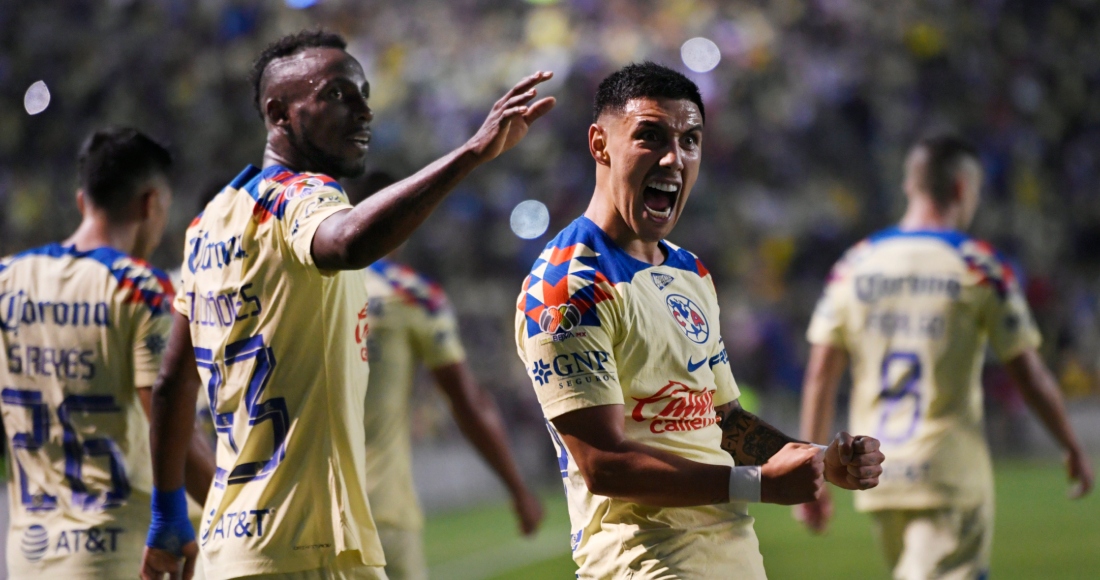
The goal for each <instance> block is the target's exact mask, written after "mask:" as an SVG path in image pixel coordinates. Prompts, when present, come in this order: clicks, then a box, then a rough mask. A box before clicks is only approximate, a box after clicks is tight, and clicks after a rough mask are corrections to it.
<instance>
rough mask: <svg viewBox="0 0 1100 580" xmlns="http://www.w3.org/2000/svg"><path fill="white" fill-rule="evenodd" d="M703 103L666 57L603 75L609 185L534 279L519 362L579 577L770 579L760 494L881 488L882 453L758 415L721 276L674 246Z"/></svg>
mask: <svg viewBox="0 0 1100 580" xmlns="http://www.w3.org/2000/svg"><path fill="white" fill-rule="evenodd" d="M703 123H704V110H703V102H702V99H701V98H700V96H699V90H698V88H697V87H696V86H695V84H694V83H692V82H691V81H690V80H688V79H687V78H686V77H684V76H683V75H681V74H680V73H677V72H675V71H673V70H671V69H668V68H665V67H663V66H660V65H656V64H653V63H644V64H634V65H629V66H627V67H625V68H623V69H621V70H619V71H618V72H615V73H614V74H612V75H611V76H609V77H607V78H606V79H604V80H603V82H602V83H600V86H599V89H598V91H597V93H596V102H595V107H594V122H593V124H592V125H591V127H589V130H588V144H589V149H590V151H591V154H592V157H593V158H594V159H595V161H596V189H595V192H594V193H593V195H592V201H591V203H590V204H589V206H588V210H587V211H586V212H585V214H584V216H582V217H580V218H578V219H577V220H576V221H574V222H573V223H572V224H571V225H570V226H569V227H567V228H566V229H565V230H563V231H562V232H561V233H559V234H558V235H557V237H556V238H554V240H553V241H552V242H550V244H549V245H548V246H547V248H546V250H545V251H544V252H543V253H542V255H541V256H540V257H539V259H538V260H537V261H536V262H535V264H534V267H533V268H532V270H531V274H530V275H529V276H528V278H527V279H526V281H525V282H524V284H523V290H522V292H521V294H520V296H519V304H518V306H519V312H518V313H517V316H516V340H517V343H518V347H519V353H520V357H521V358H522V359H523V362H524V364H525V365H526V367H527V370H528V373H529V374H530V375H531V378H532V380H533V383H534V387H535V392H536V393H537V395H538V399H539V402H540V403H541V404H542V408H543V412H544V414H545V415H546V418H547V420H548V426H549V429H550V434H551V436H552V438H553V440H554V443H555V446H556V447H557V449H558V452H559V458H558V464H559V467H560V468H561V475H562V477H563V478H564V479H565V486H566V492H567V496H568V501H569V515H570V520H571V521H572V547H573V558H574V560H576V562H577V564H578V566H579V568H580V569H579V572H578V577H579V578H626V577H630V578H681V579H704V578H706V579H710V578H731V577H735V578H764V577H765V574H764V564H763V561H762V558H761V556H760V551H759V546H758V544H757V540H756V534H755V532H754V531H753V528H752V521H753V520H752V518H751V517H750V516H749V515H748V511H747V505H746V504H747V503H749V502H754V501H764V502H770V503H780V504H795V503H800V502H805V501H810V500H812V499H814V498H815V497H817V495H818V494H819V493H821V489H822V487H823V484H824V481H823V480H828V481H830V482H832V483H834V484H836V485H840V486H842V487H845V488H848V489H866V488H870V487H874V486H875V485H876V484H877V482H878V475H879V473H880V472H881V467H880V464H881V463H882V460H883V456H882V454H881V453H879V451H878V442H877V441H875V440H874V439H872V438H870V437H856V438H853V437H851V436H849V435H848V434H846V433H841V434H840V435H838V436H837V438H836V439H835V440H834V441H833V442H832V443H831V444H830V445H829V446H828V448H827V450H826V451H824V452H823V451H822V449H821V448H819V447H817V446H814V445H811V444H808V443H800V442H797V441H795V440H793V439H791V438H790V437H787V436H786V435H784V434H782V433H780V432H779V431H777V430H776V429H775V428H773V427H771V426H770V425H768V424H766V423H764V422H763V421H761V420H759V419H758V418H757V417H755V416H754V415H752V414H750V413H748V412H746V411H744V410H743V409H742V408H741V407H740V406H739V405H738V403H737V398H738V390H737V385H736V383H735V382H734V379H733V374H732V373H731V372H730V367H729V359H728V358H727V356H726V351H725V347H724V345H723V343H722V337H721V334H720V330H719V329H720V328H721V325H720V324H719V320H718V300H717V295H716V293H715V289H714V285H713V283H712V281H711V277H710V274H709V273H708V271H707V269H706V268H705V267H704V266H703V264H702V262H700V261H699V260H698V259H697V258H696V257H695V256H694V255H693V254H692V253H690V252H688V251H686V250H683V249H681V248H679V247H677V246H675V245H673V244H671V243H669V242H667V241H665V239H664V238H665V237H666V236H667V235H668V234H669V233H670V232H671V231H672V228H673V226H675V224H676V221H677V220H678V219H679V217H680V214H681V212H682V211H683V209H684V205H685V204H686V203H687V200H688V196H689V195H690V194H691V189H692V187H693V186H694V185H695V180H696V178H697V176H698V174H699V163H700V158H701V154H702V147H703Z"/></svg>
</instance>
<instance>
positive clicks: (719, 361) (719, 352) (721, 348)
mask: <svg viewBox="0 0 1100 580" xmlns="http://www.w3.org/2000/svg"><path fill="white" fill-rule="evenodd" d="M708 363H709V364H710V369H711V371H713V372H714V386H715V392H714V405H715V406H716V407H720V406H722V405H725V404H726V403H729V402H730V401H736V400H737V399H738V398H739V397H741V389H739V388H738V387H737V380H736V379H734V378H733V369H731V368H730V357H729V353H727V352H726V342H725V341H724V340H723V339H722V338H719V339H718V343H717V348H716V349H715V352H714V353H713V354H712V355H711V357H710V360H709V361H708Z"/></svg>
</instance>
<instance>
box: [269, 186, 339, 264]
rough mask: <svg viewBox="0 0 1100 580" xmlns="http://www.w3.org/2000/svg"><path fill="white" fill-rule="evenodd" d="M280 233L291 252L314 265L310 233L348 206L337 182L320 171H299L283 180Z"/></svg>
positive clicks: (302, 262)
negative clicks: (283, 212) (282, 209)
mask: <svg viewBox="0 0 1100 580" xmlns="http://www.w3.org/2000/svg"><path fill="white" fill-rule="evenodd" d="M283 199H284V201H285V202H286V208H285V212H286V213H285V214H284V217H283V220H282V223H283V224H284V228H283V236H284V240H285V241H286V243H287V246H288V247H289V248H290V254H291V255H292V256H293V257H294V259H295V260H296V261H297V262H298V263H300V264H302V265H304V266H314V265H315V263H314V261H313V251H312V248H313V235H314V234H315V233H317V228H318V227H320V225H321V222H323V221H325V220H326V219H327V218H328V217H329V216H331V215H332V214H334V213H336V212H338V211H342V210H345V209H351V207H352V206H351V204H350V203H348V197H347V195H345V194H344V190H343V188H341V187H340V184H339V183H336V181H334V180H332V179H331V178H328V177H325V176H323V175H309V174H306V175H299V176H297V177H295V178H294V179H291V180H290V181H288V182H287V183H286V189H284V190H283Z"/></svg>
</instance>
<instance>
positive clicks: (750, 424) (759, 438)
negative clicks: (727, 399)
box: [715, 401, 798, 465]
mask: <svg viewBox="0 0 1100 580" xmlns="http://www.w3.org/2000/svg"><path fill="white" fill-rule="evenodd" d="M715 413H716V414H717V416H718V426H719V427H721V428H722V449H723V450H725V451H726V452H727V453H729V454H730V455H732V456H733V458H734V460H735V461H737V464H738V465H764V463H766V462H767V461H768V459H770V458H771V457H772V456H773V455H775V454H776V453H778V452H779V450H780V449H782V448H783V446H784V445H786V444H788V443H795V442H797V441H798V440H797V439H794V438H792V437H789V436H787V435H785V434H784V433H783V432H782V431H780V430H779V429H776V428H775V427H772V426H771V425H769V424H767V423H765V422H764V421H763V420H761V419H760V418H759V417H757V416H756V415H753V414H752V413H749V412H748V411H746V410H744V409H742V408H741V405H740V404H738V403H737V401H733V402H731V403H727V404H725V405H722V406H721V407H718V408H716V409H715Z"/></svg>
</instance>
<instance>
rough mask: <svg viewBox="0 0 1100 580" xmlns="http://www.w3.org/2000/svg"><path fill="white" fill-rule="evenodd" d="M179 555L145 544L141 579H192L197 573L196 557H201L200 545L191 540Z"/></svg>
mask: <svg viewBox="0 0 1100 580" xmlns="http://www.w3.org/2000/svg"><path fill="white" fill-rule="evenodd" d="M180 551H181V552H182V556H178V555H176V554H173V553H172V552H169V551H167V550H160V549H157V548H150V547H149V546H145V553H143V554H142V555H141V580H162V579H163V578H164V575H165V574H167V575H168V580H191V577H192V576H194V575H195V559H197V558H198V557H199V545H198V544H196V543H195V542H193V541H192V542H189V543H187V544H185V545H184V546H183V548H182V549H181V550H180Z"/></svg>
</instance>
